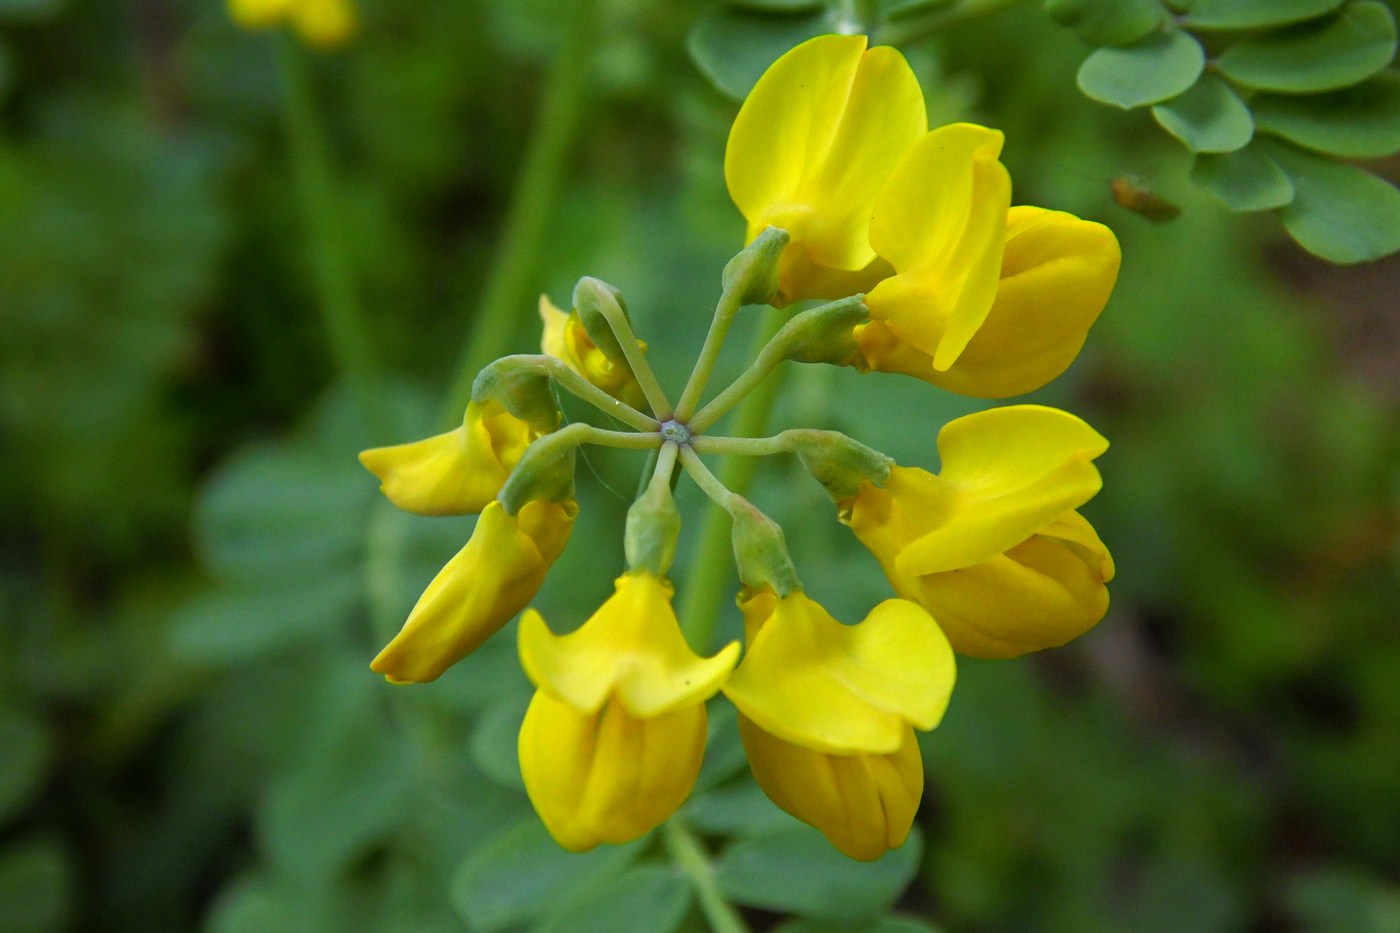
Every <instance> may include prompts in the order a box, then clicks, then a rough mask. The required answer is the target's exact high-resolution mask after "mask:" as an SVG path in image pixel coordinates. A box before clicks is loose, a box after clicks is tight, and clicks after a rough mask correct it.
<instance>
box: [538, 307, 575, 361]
mask: <svg viewBox="0 0 1400 933" xmlns="http://www.w3.org/2000/svg"><path fill="white" fill-rule="evenodd" d="M540 322H541V323H542V324H543V325H544V329H543V334H542V335H541V336H540V352H541V353H543V354H544V355H545V356H552V357H554V358H555V359H556V360H563V361H564V362H565V363H568V364H569V368H570V369H574V370H577V369H578V367H577V365H576V363H577V361H576V360H570V359H569V345H568V343H567V342H566V341H565V339H564V332H565V330H566V329H567V328H568V326H569V312H567V311H563V310H560V309H559V308H558V307H556V306H555V304H554V302H552V301H550V300H549V296H548V295H541V296H540Z"/></svg>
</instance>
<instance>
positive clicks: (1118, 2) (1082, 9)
mask: <svg viewBox="0 0 1400 933" xmlns="http://www.w3.org/2000/svg"><path fill="white" fill-rule="evenodd" d="M1045 11H1046V12H1047V13H1049V14H1050V17H1051V18H1052V19H1054V20H1055V21H1056V22H1057V23H1059V24H1060V25H1062V26H1068V27H1069V28H1071V29H1073V30H1074V32H1075V34H1076V35H1078V36H1079V38H1081V39H1083V40H1084V41H1085V42H1087V43H1089V44H1090V45H1094V46H1100V45H1127V44H1128V43H1129V42H1135V41H1137V40H1138V39H1141V38H1142V37H1143V36H1145V35H1147V34H1148V33H1150V32H1155V31H1156V30H1157V29H1158V28H1160V27H1161V25H1162V22H1163V12H1162V5H1161V4H1160V3H1158V2H1157V0H1045Z"/></svg>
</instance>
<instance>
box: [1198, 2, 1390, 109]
mask: <svg viewBox="0 0 1400 933" xmlns="http://www.w3.org/2000/svg"><path fill="white" fill-rule="evenodd" d="M1394 57H1395V17H1394V16H1393V15H1392V14H1391V12H1390V8H1389V7H1387V6H1386V5H1385V4H1384V3H1381V2H1379V0H1359V2H1354V3H1350V4H1348V5H1347V6H1346V7H1344V8H1343V9H1342V11H1341V12H1340V13H1338V14H1337V15H1336V16H1331V17H1328V18H1327V19H1322V20H1317V21H1315V22H1310V23H1302V24H1300V25H1297V26H1291V27H1288V28H1286V29H1280V30H1277V31H1274V32H1268V33H1265V34H1263V35H1260V36H1256V37H1251V38H1248V39H1245V40H1243V41H1241V42H1238V43H1236V44H1235V45H1232V46H1230V48H1228V49H1226V50H1225V51H1224V52H1223V53H1221V55H1220V57H1219V58H1217V59H1216V61H1215V67H1216V68H1217V69H1218V70H1219V71H1220V73H1221V74H1223V75H1224V76H1225V77H1227V78H1229V79H1230V80H1231V81H1234V82H1236V83H1239V84H1242V85H1244V86H1245V87H1251V88H1254V89H1256V90H1260V91H1283V92H1286V93H1291V94H1309V93H1314V92H1317V91H1331V90H1335V89H1337V88H1343V87H1349V86H1350V85H1353V84H1356V83H1357V82H1359V81H1363V80H1365V79H1366V78H1369V77H1370V76H1371V75H1373V74H1375V73H1376V72H1378V71H1380V70H1381V69H1383V68H1384V67H1385V66H1386V65H1388V64H1390V61H1391V59H1393V58H1394Z"/></svg>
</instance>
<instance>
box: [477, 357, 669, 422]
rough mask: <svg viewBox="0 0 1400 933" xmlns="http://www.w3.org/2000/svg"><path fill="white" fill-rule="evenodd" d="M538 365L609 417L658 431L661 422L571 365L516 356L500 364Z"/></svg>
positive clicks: (571, 392) (550, 358)
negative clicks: (604, 388) (603, 388)
mask: <svg viewBox="0 0 1400 933" xmlns="http://www.w3.org/2000/svg"><path fill="white" fill-rule="evenodd" d="M517 360H518V361H520V362H521V363H527V364H529V365H532V366H538V367H540V368H541V369H543V370H545V371H546V372H547V373H548V374H549V378H550V379H553V380H554V382H555V383H556V384H557V385H558V386H559V388H561V389H563V390H564V391H566V392H568V393H569V394H570V395H573V396H575V397H577V398H579V399H581V400H583V401H585V402H587V403H588V404H590V405H592V406H593V407H594V408H596V409H598V410H599V411H601V412H602V413H603V414H605V415H610V416H612V417H613V418H616V419H617V420H618V421H621V422H622V423H623V424H626V425H629V426H631V427H633V428H636V429H637V430H638V431H655V430H656V429H657V428H659V427H660V426H661V423H660V422H659V421H657V420H656V419H655V418H653V417H651V416H650V415H644V414H642V413H641V412H639V411H637V409H635V408H633V407H632V406H631V405H628V404H627V403H626V402H624V401H622V400H620V399H616V398H613V397H612V396H611V395H609V394H608V393H606V392H604V391H603V390H602V389H600V388H598V387H597V386H595V385H594V384H593V383H591V382H589V381H588V380H587V379H584V378H583V377H582V376H580V375H579V374H578V373H577V372H575V371H574V370H573V369H571V368H570V367H569V364H568V363H565V362H564V361H563V360H560V359H556V358H554V357H552V356H545V355H544V354H525V353H521V354H516V355H514V356H505V357H502V358H501V359H500V360H499V361H498V362H501V363H511V362H515V361H517Z"/></svg>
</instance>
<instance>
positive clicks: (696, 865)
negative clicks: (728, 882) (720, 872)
mask: <svg viewBox="0 0 1400 933" xmlns="http://www.w3.org/2000/svg"><path fill="white" fill-rule="evenodd" d="M661 841H662V842H663V843H664V844H665V846H666V851H667V852H669V853H670V855H671V860H672V861H673V862H674V863H675V864H676V867H677V868H679V869H680V870H681V873H682V874H684V875H685V877H686V879H687V880H688V881H689V882H690V886H691V888H692V889H694V891H695V898H696V900H698V901H699V902H700V910H701V911H702V912H703V913H704V914H705V919H706V920H708V921H709V923H710V929H711V930H712V931H714V933H749V925H748V924H747V923H745V922H744V918H743V917H742V916H741V915H740V914H739V911H738V910H736V909H735V907H734V905H733V904H731V903H729V900H728V899H727V898H726V897H725V896H724V892H723V891H721V890H720V889H719V881H718V880H717V879H716V878H715V869H714V865H713V864H711V862H710V854H709V853H708V852H706V851H705V847H704V846H703V845H701V844H700V840H699V839H697V838H695V834H694V833H692V832H691V831H690V830H689V829H688V828H687V827H686V826H685V824H684V823H682V822H681V821H680V817H676V816H673V817H671V818H670V819H669V820H667V821H666V822H665V823H663V824H662V826H661Z"/></svg>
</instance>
